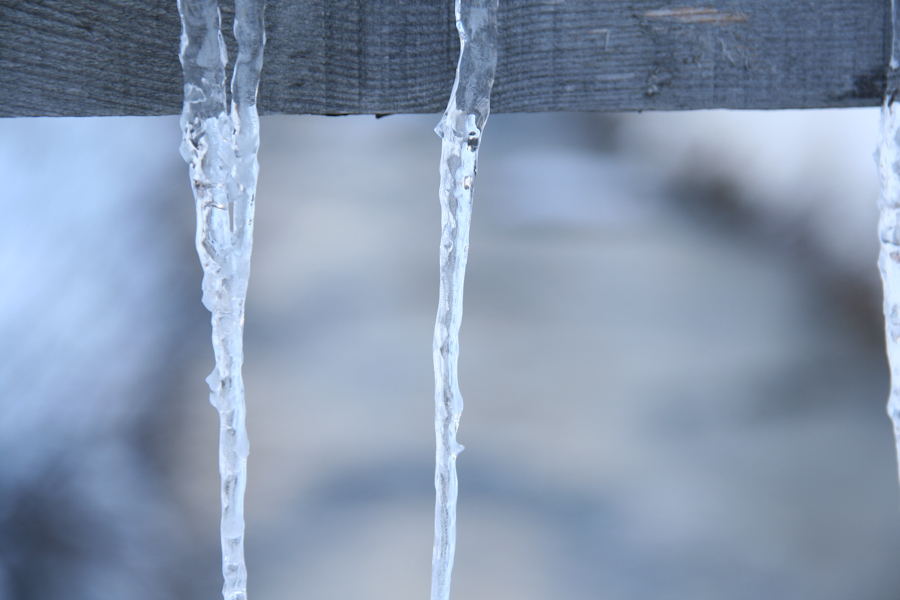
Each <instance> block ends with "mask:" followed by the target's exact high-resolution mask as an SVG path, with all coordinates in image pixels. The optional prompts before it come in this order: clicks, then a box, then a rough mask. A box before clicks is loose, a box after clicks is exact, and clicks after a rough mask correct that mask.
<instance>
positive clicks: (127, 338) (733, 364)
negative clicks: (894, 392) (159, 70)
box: [0, 110, 900, 600]
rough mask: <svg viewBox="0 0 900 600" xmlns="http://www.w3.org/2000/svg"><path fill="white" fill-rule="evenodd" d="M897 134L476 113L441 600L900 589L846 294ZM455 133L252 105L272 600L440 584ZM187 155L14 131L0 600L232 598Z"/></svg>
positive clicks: (111, 138)
mask: <svg viewBox="0 0 900 600" xmlns="http://www.w3.org/2000/svg"><path fill="white" fill-rule="evenodd" d="M876 119H877V116H876V111H866V110H859V111H857V110H842V111H802V112H799V111H798V112H790V111H789V112H777V113H775V112H771V113H729V112H724V111H708V112H698V113H683V114H651V113H644V114H640V115H583V114H575V115H569V114H545V115H502V114H501V115H494V116H492V117H491V126H490V128H489V129H488V132H487V136H486V137H485V139H484V142H483V146H482V150H481V162H480V165H479V167H480V168H479V178H478V181H477V183H476V200H475V211H474V219H473V226H472V243H471V251H470V261H469V274H468V277H467V285H466V316H465V319H464V324H463V329H462V333H461V365H460V378H461V387H462V391H463V395H464V397H465V399H466V412H465V413H464V414H463V417H462V422H461V428H460V441H461V442H462V443H463V444H465V445H466V447H467V449H466V451H465V452H464V453H463V454H462V455H461V456H460V459H459V469H460V490H461V492H460V509H459V510H460V525H459V527H460V529H459V547H458V554H457V567H456V570H455V573H454V596H457V597H467V598H472V599H476V600H477V599H479V598H491V600H497V599H503V598H515V599H516V600H529V599H535V600H537V599H543V598H554V599H556V598H571V599H578V598H598V597H604V598H606V597H608V598H620V599H636V600H637V599H644V598H654V599H676V598H686V599H687V598H690V599H691V600H699V599H703V598H734V599H742V598H746V599H748V600H758V599H759V598H767V599H773V600H778V599H786V600H787V599H791V600H803V599H806V598H816V599H817V600H829V599H835V600H839V599H840V600H843V599H845V598H867V599H881V598H883V599H885V600H887V599H891V598H896V596H897V590H898V589H900V577H898V576H897V574H896V568H895V565H896V560H895V558H896V556H897V554H898V552H900V511H898V502H897V500H898V494H897V482H896V467H895V458H894V452H893V449H892V448H893V445H892V444H893V442H892V433H891V426H890V422H889V420H888V419H887V417H886V416H885V414H884V403H885V400H886V397H887V389H888V380H887V369H886V365H885V359H884V352H883V346H882V344H881V342H880V341H878V339H879V336H880V335H881V334H880V332H879V330H878V327H879V326H878V325H877V320H876V319H859V318H858V317H859V315H858V314H855V313H854V312H853V311H854V310H856V311H859V310H862V311H864V310H868V309H867V308H865V307H858V306H857V307H854V306H848V305H847V304H845V303H843V302H842V301H841V299H840V298H839V297H838V296H837V295H836V292H835V286H834V283H835V281H837V282H839V285H838V286H837V287H838V288H840V287H854V286H857V287H858V286H862V287H865V288H866V289H867V290H869V291H870V292H871V293H876V292H873V291H872V290H877V288H876V287H874V286H875V285H876V284H875V282H877V269H876V266H875V258H876V251H877V239H876V233H875V231H876V218H877V214H876V209H875V202H876V197H877V193H876V192H877V190H876V189H875V187H874V186H875V185H876V179H875V168H874V162H873V160H872V152H873V150H874V140H875V135H876ZM436 121H437V117H436V116H393V117H389V118H387V119H379V120H375V119H373V118H371V117H344V118H340V119H334V118H323V117H265V118H263V120H262V145H261V152H260V164H261V170H260V182H259V196H258V198H259V200H258V207H257V223H256V240H255V246H256V248H255V251H254V259H253V268H252V277H251V280H250V290H249V294H248V301H247V323H246V343H245V350H246V363H245V383H246V389H247V402H248V427H249V430H250V431H249V433H250V442H251V455H250V459H249V485H248V492H247V494H248V495H247V504H246V509H247V525H248V528H247V561H248V569H249V573H250V579H249V584H250V595H251V596H253V597H260V598H263V597H265V598H267V599H269V600H279V599H281V598H285V599H288V598H290V599H292V600H294V599H296V598H317V599H323V600H326V599H331V598H334V599H338V598H368V599H373V600H374V599H379V598H390V599H391V600H402V599H404V598H415V597H422V596H424V595H425V594H427V590H428V575H429V563H430V556H431V552H430V550H431V535H432V523H431V520H432V517H433V512H432V511H433V493H434V491H433V485H432V481H433V479H432V477H433V471H432V464H431V461H432V459H433V456H434V449H433V447H432V444H433V439H434V438H433V429H432V407H433V402H432V393H433V390H432V381H431V376H432V370H431V369H432V367H431V354H430V349H431V334H432V330H433V323H434V311H435V308H436V305H435V302H436V294H437V263H438V260H437V259H438V253H437V245H438V236H439V232H440V227H439V209H438V202H437V187H438V171H437V164H438V158H439V155H440V140H439V139H438V138H437V137H436V136H434V134H433V132H432V128H433V126H434V124H435V123H436ZM178 140H179V131H178V126H177V119H174V118H172V119H168V118H167V119H84V120H68V119H32V120H17V121H9V120H7V121H0V157H2V160H0V175H2V181H3V182H4V187H3V190H4V191H3V197H2V202H3V206H4V215H5V216H6V218H5V219H4V221H3V222H2V223H0V275H2V278H3V279H2V281H3V282H4V283H3V285H2V286H0V449H2V450H3V452H4V457H5V459H4V462H3V466H2V467H0V508H2V510H0V564H2V565H3V569H2V572H0V582H2V585H0V598H4V599H5V598H7V597H8V598H26V597H27V598H35V599H38V598H47V599H53V600H56V599H57V598H60V597H65V598H72V599H76V600H82V599H84V600H88V599H91V600H93V599H105V598H110V599H113V598H115V599H117V600H127V599H130V598H135V599H142V598H154V599H160V598H189V597H190V598H210V599H213V598H216V597H218V596H219V594H220V586H221V584H220V581H219V577H220V574H219V564H218V561H219V556H218V547H217V541H218V537H217V529H218V512H219V492H218V472H217V469H216V465H217V457H216V448H217V435H218V419H217V418H216V415H215V411H214V410H213V409H211V408H210V407H209V404H208V402H207V396H208V391H207V389H206V385H205V383H204V377H205V376H206V374H208V373H209V371H210V370H211V368H212V364H213V359H212V352H211V349H210V347H209V321H208V319H209V317H208V314H207V313H205V311H204V310H203V308H202V306H201V305H200V291H199V289H200V288H199V282H200V269H199V267H198V266H197V264H196V263H197V258H196V254H195V253H194V251H193V218H194V215H193V205H192V201H191V195H190V189H189V183H188V178H187V174H186V172H185V167H184V165H183V163H181V161H180V158H179V156H178V152H177V147H178ZM700 197H703V198H704V199H705V200H704V201H703V202H699V203H692V202H693V200H692V199H695V198H700ZM717 214H727V215H730V218H733V219H735V220H736V221H737V222H739V223H741V224H744V223H748V222H751V221H752V222H754V223H755V225H754V226H752V227H736V228H730V229H728V228H725V229H723V228H721V227H718V226H717V225H716V223H717V220H716V218H710V219H707V217H710V216H712V217H715V216H716V215H717ZM786 239H787V240H788V243H783V242H784V240H786ZM793 239H799V240H801V241H802V243H792V242H791V241H790V240H793ZM811 264H815V265H816V268H815V269H813V268H810V265H811ZM876 308H877V306H876ZM873 314H874V313H873ZM179 532H180V533H179ZM173 563H177V564H175V565H173ZM348 565H351V566H352V569H351V568H349V567H348ZM159 577H162V578H163V580H165V581H167V582H171V586H170V588H169V589H163V588H160V587H159V586H158V585H157V583H154V584H153V585H150V584H148V582H149V581H154V582H158V579H157V578H159ZM3 585H5V588H4V587H2V586H3ZM64 585H65V586H67V587H66V588H65V590H66V591H65V592H64V593H63V592H60V591H59V590H60V589H62V586H64Z"/></svg>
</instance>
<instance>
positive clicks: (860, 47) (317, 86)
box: [0, 0, 891, 117]
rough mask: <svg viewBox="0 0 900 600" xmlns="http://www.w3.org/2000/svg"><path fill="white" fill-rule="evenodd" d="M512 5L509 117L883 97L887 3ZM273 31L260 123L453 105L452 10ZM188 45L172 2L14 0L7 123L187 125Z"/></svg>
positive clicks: (766, 0) (363, 1)
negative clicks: (154, 118) (31, 119)
mask: <svg viewBox="0 0 900 600" xmlns="http://www.w3.org/2000/svg"><path fill="white" fill-rule="evenodd" d="M222 4H223V5H224V4H228V0H223V2H222ZM500 6H501V9H500V15H499V21H500V31H501V37H500V49H499V54H500V59H499V64H498V67H497V80H496V85H495V87H494V95H493V100H492V106H493V110H494V111H497V112H522V111H526V112H540V111H562V110H572V111H575V110H577V111H629V110H685V109H702V108H736V109H754V108H755V109H781V108H826V107H848V106H873V105H877V104H879V103H880V102H881V99H882V96H883V94H884V89H885V72H886V67H887V60H888V54H889V48H890V43H891V36H890V30H891V25H890V0H817V1H807V2H801V1H796V0H791V1H785V0H711V1H708V2H704V3H687V2H665V1H662V0H657V1H648V0H606V1H600V0H501V1H500ZM223 17H224V25H223V28H225V29H227V28H230V19H231V15H230V11H229V10H226V8H225V7H224V6H223ZM266 20H267V35H268V43H267V45H266V54H265V66H264V68H263V73H262V80H261V84H260V96H259V98H260V99H259V105H260V111H261V112H262V113H270V114H271V113H289V114H390V113H422V112H429V113H435V112H440V111H441V110H443V108H444V106H445V105H446V101H447V96H448V94H449V91H450V86H451V84H452V81H453V71H454V67H455V63H456V58H457V55H458V50H459V44H458V40H457V35H456V31H455V28H454V25H453V6H452V0H441V1H435V0H268V5H267V9H266ZM179 35H180V23H179V19H178V13H177V10H176V5H175V0H95V1H92V2H78V1H73V0H5V1H4V2H3V3H2V4H0V116H4V117H20V116H88V115H167V114H177V113H179V112H180V111H181V88H182V77H181V68H180V65H179V63H178V56H177V53H178V40H179ZM227 37H228V38H230V35H229V36H227ZM229 44H230V45H229V49H230V51H231V52H232V53H233V51H234V47H235V46H234V43H233V39H230V40H229Z"/></svg>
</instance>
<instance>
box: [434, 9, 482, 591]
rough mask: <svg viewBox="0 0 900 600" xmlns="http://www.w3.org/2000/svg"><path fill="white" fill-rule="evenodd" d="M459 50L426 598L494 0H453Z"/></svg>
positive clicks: (451, 528)
mask: <svg viewBox="0 0 900 600" xmlns="http://www.w3.org/2000/svg"><path fill="white" fill-rule="evenodd" d="M456 27H457V30H458V31H459V37H460V56H459V63H458V64H457V68H456V80H455V81H454V82H453V90H452V91H451V93H450V100H449V102H448V103H447V110H446V111H445V112H444V116H443V117H442V118H441V121H440V123H438V125H437V127H435V131H436V132H437V134H438V135H440V136H441V139H442V143H441V187H440V200H441V274H440V291H439V295H440V299H439V301H438V314H437V319H436V321H435V326H434V344H433V356H434V383H435V394H434V402H435V424H434V431H435V437H436V443H437V444H436V445H437V447H436V451H435V475H434V485H435V490H436V492H437V493H436V500H435V518H434V554H433V556H432V565H431V600H448V599H449V597H450V575H451V573H452V571H453V557H454V553H455V549H456V500H457V494H458V488H457V479H456V457H457V455H458V454H459V453H460V452H461V451H462V446H461V445H459V444H458V443H457V442H456V431H457V428H458V426H459V417H460V414H461V413H462V409H463V400H462V395H461V394H460V391H459V384H458V381H457V363H458V360H459V327H460V324H461V323H462V309H463V282H464V279H465V271H466V261H467V259H468V252H469V223H470V220H471V216H472V186H473V184H474V181H475V172H476V163H477V159H478V146H479V143H480V139H481V131H482V130H483V128H484V125H485V122H486V121H487V118H488V114H489V113H490V95H491V87H492V86H493V84H494V72H495V70H496V67H497V0H456Z"/></svg>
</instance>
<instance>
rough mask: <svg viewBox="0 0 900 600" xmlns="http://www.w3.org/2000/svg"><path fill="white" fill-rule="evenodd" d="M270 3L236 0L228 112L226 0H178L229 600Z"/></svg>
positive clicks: (239, 510)
mask: <svg viewBox="0 0 900 600" xmlns="http://www.w3.org/2000/svg"><path fill="white" fill-rule="evenodd" d="M264 9H265V3H264V1H263V0H235V19H234V36H235V39H236V40H237V44H238V54H237V59H236V60H235V66H234V73H233V75H232V79H231V111H230V114H229V112H228V111H227V110H226V100H225V66H226V64H227V54H226V50H225V43H224V40H223V38H222V32H221V16H220V14H219V8H218V5H217V2H216V0H178V11H179V14H180V15H181V23H182V33H181V52H180V59H181V64H182V68H183V69H184V109H183V111H182V114H181V127H182V130H183V132H184V137H183V140H182V145H181V154H182V156H183V157H184V159H185V161H187V162H188V164H189V167H190V177H191V183H192V186H193V191H194V199H195V201H196V211H197V234H196V245H197V253H198V254H199V256H200V263H201V265H202V266H203V305H204V306H206V308H207V309H209V311H210V312H211V313H212V342H213V349H214V352H215V358H216V367H215V369H214V370H213V372H212V373H211V374H210V375H209V377H207V379H206V381H207V383H208V384H209V387H210V402H211V403H212V405H213V406H214V407H215V408H216V409H217V410H218V411H219V421H220V427H219V472H220V474H221V477H222V488H221V499H222V522H221V541H222V573H223V576H224V579H225V584H224V587H223V589H222V595H223V597H224V598H225V600H245V599H246V597H247V569H246V567H245V564H244V489H245V487H246V474H247V455H248V453H249V442H248V440H247V429H246V426H245V413H246V408H245V404H244V383H243V379H242V377H241V365H242V363H243V360H244V355H243V329H244V301H245V298H246V295H247V281H248V278H249V275H250V252H251V249H252V245H253V210H254V202H255V196H256V179H257V173H258V171H259V165H258V163H257V160H256V151H257V149H258V147H259V118H258V116H257V110H256V95H257V88H258V86H259V74H260V70H261V69H262V57H263V46H264V45H265V31H264V23H263V12H264Z"/></svg>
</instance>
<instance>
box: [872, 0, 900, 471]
mask: <svg viewBox="0 0 900 600" xmlns="http://www.w3.org/2000/svg"><path fill="white" fill-rule="evenodd" d="M892 14H893V19H894V21H893V23H894V28H893V35H894V39H893V51H892V53H891V63H890V68H889V69H888V75H887V90H886V93H885V100H884V105H883V106H882V107H881V129H880V131H879V136H878V152H877V158H878V172H879V175H880V176H881V195H880V197H879V199H878V207H879V208H880V210H881V215H880V218H879V221H878V235H879V238H880V240H881V253H880V255H879V257H878V267H879V269H880V270H881V280H882V283H883V284H884V319H885V321H884V329H885V339H886V343H887V354H888V360H889V362H890V364H891V395H890V399H889V400H888V415H890V417H891V420H892V421H893V423H894V437H895V439H896V441H897V458H898V466H900V102H898V92H900V85H898V84H900V35H898V33H900V29H898V28H900V19H898V5H897V2H896V0H894V2H892Z"/></svg>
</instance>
